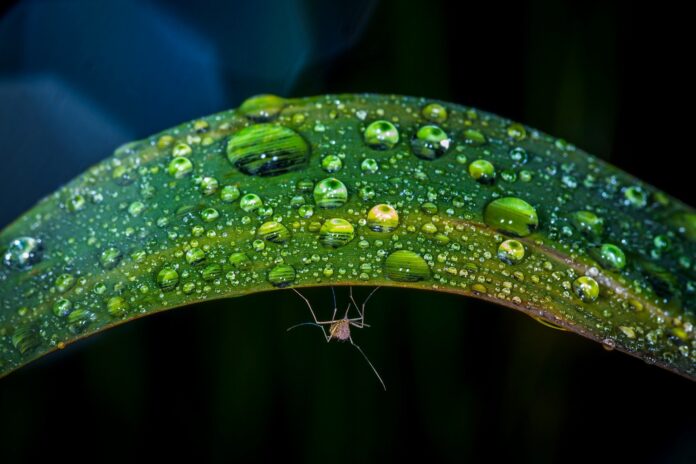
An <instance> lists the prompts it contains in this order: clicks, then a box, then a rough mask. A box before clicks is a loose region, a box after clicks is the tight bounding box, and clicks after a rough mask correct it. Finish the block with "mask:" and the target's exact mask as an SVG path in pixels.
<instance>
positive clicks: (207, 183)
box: [200, 177, 220, 195]
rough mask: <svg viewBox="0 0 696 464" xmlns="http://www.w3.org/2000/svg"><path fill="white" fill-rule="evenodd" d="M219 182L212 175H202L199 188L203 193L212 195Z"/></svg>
mask: <svg viewBox="0 0 696 464" xmlns="http://www.w3.org/2000/svg"><path fill="white" fill-rule="evenodd" d="M219 185H220V183H219V182H218V180H217V179H216V178H214V177H204V178H203V179H201V184H200V189H201V193H202V194H203V195H212V194H214V193H215V192H217V189H218V186H219Z"/></svg>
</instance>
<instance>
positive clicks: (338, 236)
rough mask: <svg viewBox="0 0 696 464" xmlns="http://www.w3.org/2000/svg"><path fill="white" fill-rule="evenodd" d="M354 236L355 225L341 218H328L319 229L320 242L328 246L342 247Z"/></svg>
mask: <svg viewBox="0 0 696 464" xmlns="http://www.w3.org/2000/svg"><path fill="white" fill-rule="evenodd" d="M353 238H355V233H354V229H353V225H352V224H351V223H350V222H348V221H346V220H345V219H341V218H332V219H328V220H327V221H325V222H324V224H323V225H322V226H321V229H320V230H319V242H321V244H322V245H324V246H327V247H332V248H338V247H342V246H344V245H346V244H347V243H348V242H350V241H351V240H353Z"/></svg>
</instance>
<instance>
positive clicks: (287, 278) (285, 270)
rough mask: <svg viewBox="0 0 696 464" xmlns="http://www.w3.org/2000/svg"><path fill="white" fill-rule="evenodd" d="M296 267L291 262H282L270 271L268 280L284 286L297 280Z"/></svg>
mask: <svg viewBox="0 0 696 464" xmlns="http://www.w3.org/2000/svg"><path fill="white" fill-rule="evenodd" d="M295 276H296V274H295V268H294V267H292V266H291V265H289V264H280V265H278V266H276V267H274V268H273V269H271V270H270V271H269V272H268V281H269V282H270V283H271V285H273V286H274V287H278V288H284V287H287V286H289V285H292V283H293V282H294V281H295Z"/></svg>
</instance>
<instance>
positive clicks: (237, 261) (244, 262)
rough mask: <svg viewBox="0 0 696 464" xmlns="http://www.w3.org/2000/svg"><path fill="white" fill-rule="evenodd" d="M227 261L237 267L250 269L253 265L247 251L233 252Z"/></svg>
mask: <svg viewBox="0 0 696 464" xmlns="http://www.w3.org/2000/svg"><path fill="white" fill-rule="evenodd" d="M227 261H228V262H229V263H230V264H231V265H232V267H234V268H235V269H248V268H249V267H251V260H250V259H249V256H247V254H246V253H232V254H231V255H230V256H229V258H228V259H227Z"/></svg>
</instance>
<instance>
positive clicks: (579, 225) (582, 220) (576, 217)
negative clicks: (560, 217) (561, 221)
mask: <svg viewBox="0 0 696 464" xmlns="http://www.w3.org/2000/svg"><path fill="white" fill-rule="evenodd" d="M570 222H571V224H573V227H575V228H576V229H577V230H578V231H579V232H582V233H584V234H587V235H589V236H592V237H595V238H598V237H600V236H601V235H602V232H603V231H604V220H603V219H602V218H601V217H599V216H597V215H596V214H595V213H593V212H592V211H585V210H583V211H576V212H575V213H573V215H572V216H571V218H570Z"/></svg>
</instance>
